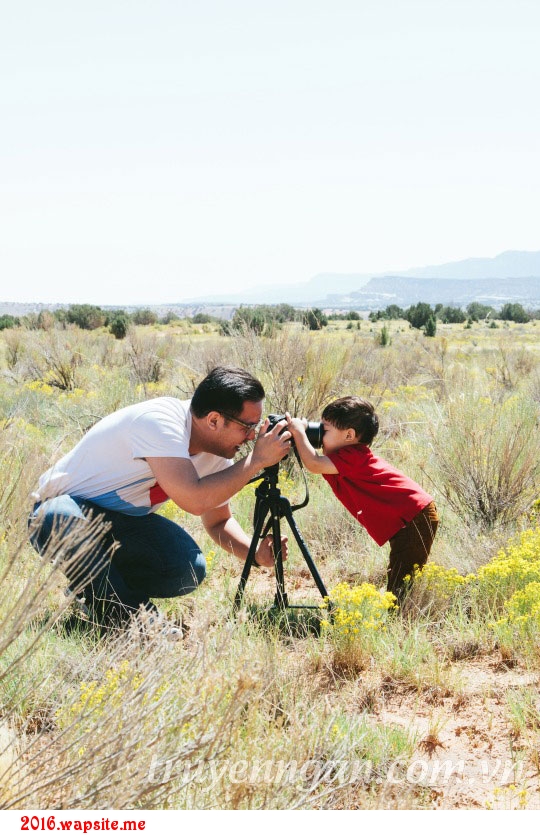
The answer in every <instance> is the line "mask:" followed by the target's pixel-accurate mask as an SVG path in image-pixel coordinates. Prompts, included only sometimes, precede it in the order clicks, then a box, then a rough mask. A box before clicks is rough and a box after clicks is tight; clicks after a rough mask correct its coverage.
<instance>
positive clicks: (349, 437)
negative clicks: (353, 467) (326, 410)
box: [322, 420, 358, 455]
mask: <svg viewBox="0 0 540 835" xmlns="http://www.w3.org/2000/svg"><path fill="white" fill-rule="evenodd" d="M322 425H323V427H324V435H323V439H322V448H323V452H324V454H325V455H329V454H330V453H331V452H337V451H338V449H341V448H342V447H344V446H349V445H350V444H357V443H358V438H357V437H356V433H355V431H354V429H338V428H337V426H334V424H333V423H329V421H327V420H323V422H322Z"/></svg>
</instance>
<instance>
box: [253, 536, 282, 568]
mask: <svg viewBox="0 0 540 835" xmlns="http://www.w3.org/2000/svg"><path fill="white" fill-rule="evenodd" d="M287 543H288V539H287V537H286V536H282V537H281V556H282V559H283V560H286V559H287V555H288V553H289V547H288V544H287ZM255 562H256V563H257V565H260V566H261V567H263V568H273V567H274V537H273V536H272V534H270V535H269V536H265V537H264V539H263V540H261V544H260V545H259V547H258V548H257V553H256V554H255Z"/></svg>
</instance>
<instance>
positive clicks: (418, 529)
mask: <svg viewBox="0 0 540 835" xmlns="http://www.w3.org/2000/svg"><path fill="white" fill-rule="evenodd" d="M438 524H439V516H438V514H437V508H436V507H435V502H430V504H428V505H426V507H425V508H424V509H423V510H421V511H420V513H418V515H417V516H415V517H414V519H413V520H412V521H411V522H408V523H407V524H406V525H405V527H404V528H401V530H400V531H398V532H397V534H396V535H395V536H393V537H392V539H391V540H390V562H389V565H388V571H387V575H388V581H387V589H388V591H391V592H393V593H394V594H395V595H396V597H397V598H398V599H400V598H401V597H402V596H403V592H404V584H403V578H404V577H405V575H407V574H412V572H413V568H414V566H415V565H417V566H419V568H422V567H423V566H424V565H425V564H426V562H427V558H428V556H429V552H430V551H431V546H432V545H433V540H434V539H435V534H436V533H437V527H438Z"/></svg>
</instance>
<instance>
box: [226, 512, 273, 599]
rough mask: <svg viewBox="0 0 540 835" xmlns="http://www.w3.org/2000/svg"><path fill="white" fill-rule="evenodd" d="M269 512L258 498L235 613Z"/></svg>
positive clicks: (236, 596)
mask: <svg viewBox="0 0 540 835" xmlns="http://www.w3.org/2000/svg"><path fill="white" fill-rule="evenodd" d="M268 512H269V509H268V505H267V503H266V501H265V500H264V499H261V498H260V497H259V496H258V497H257V500H256V503H255V512H254V519H255V524H254V528H253V536H252V538H251V543H250V545H249V551H248V555H247V557H246V561H245V563H244V568H243V570H242V576H241V577H240V582H239V583H238V588H237V590H236V594H235V596H234V603H233V611H234V612H235V613H236V612H237V611H238V609H239V608H240V606H241V605H242V599H243V597H244V590H245V588H246V583H247V581H248V577H249V572H250V571H251V566H252V565H253V563H254V561H255V554H256V552H257V546H258V544H259V539H260V536H261V531H262V529H263V527H264V523H265V520H266V516H267V514H268Z"/></svg>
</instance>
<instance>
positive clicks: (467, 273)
mask: <svg viewBox="0 0 540 835" xmlns="http://www.w3.org/2000/svg"><path fill="white" fill-rule="evenodd" d="M399 275H402V276H410V277H411V278H456V279H460V280H470V279H473V278H478V279H482V278H529V277H530V276H535V275H538V276H540V252H519V251H518V250H508V251H507V252H501V254H500V255H497V256H496V257H495V258H467V259H466V260H465V261H454V262H452V263H450V264H440V265H439V266H437V267H414V269H412V270H404V271H402V270H400V271H399Z"/></svg>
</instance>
